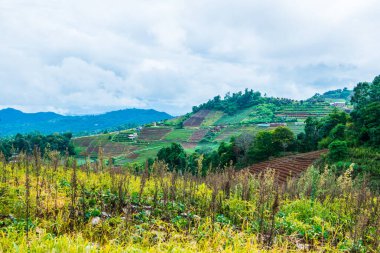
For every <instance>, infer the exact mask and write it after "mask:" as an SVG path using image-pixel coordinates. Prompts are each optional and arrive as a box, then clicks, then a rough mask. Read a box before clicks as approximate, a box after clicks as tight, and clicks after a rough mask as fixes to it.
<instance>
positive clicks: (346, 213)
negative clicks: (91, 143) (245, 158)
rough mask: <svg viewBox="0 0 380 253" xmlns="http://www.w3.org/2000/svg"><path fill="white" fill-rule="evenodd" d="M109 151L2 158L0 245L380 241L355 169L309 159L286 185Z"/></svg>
mask: <svg viewBox="0 0 380 253" xmlns="http://www.w3.org/2000/svg"><path fill="white" fill-rule="evenodd" d="M36 152H38V151H36ZM102 160H103V162H100V161H98V162H97V163H96V164H94V163H93V164H90V163H86V164H85V165H84V166H81V167H77V166H76V162H75V160H73V159H71V158H68V157H66V158H64V159H63V161H62V162H60V159H59V158H58V156H57V154H55V153H50V154H49V155H48V156H47V157H45V158H44V159H39V158H38V155H37V154H36V155H35V156H33V157H26V156H24V155H21V156H20V157H19V158H18V160H17V161H14V162H12V163H6V162H5V161H4V160H3V161H2V162H1V163H0V170H1V184H0V252H29V251H30V252H99V251H101V252H258V251H260V252H288V251H289V252H291V251H300V250H307V251H315V252H320V251H327V252H331V251H332V252H334V251H351V252H378V251H379V250H380V248H379V238H380V229H379V227H380V212H379V208H380V201H379V198H378V195H376V194H375V193H373V192H371V191H370V190H369V189H368V188H367V186H366V182H365V181H363V180H362V181H361V182H357V181H355V180H352V178H351V173H352V169H350V170H348V172H346V173H345V174H343V175H342V176H339V177H337V176H336V174H335V173H332V172H331V170H329V169H328V168H326V169H325V170H324V172H323V173H322V174H321V173H319V170H318V169H316V168H313V167H311V168H310V169H309V170H308V171H307V172H305V173H304V174H303V175H302V176H301V177H300V178H299V179H291V180H289V181H288V183H287V184H285V185H281V184H279V183H278V182H277V180H276V176H275V173H274V171H272V170H268V171H266V172H265V173H262V174H260V175H251V174H249V173H248V172H246V171H242V172H235V170H234V168H232V167H228V168H226V169H225V171H224V172H223V173H219V174H209V175H207V176H206V177H197V176H192V175H189V174H178V173H169V172H168V171H167V166H166V165H165V164H163V163H161V162H155V163H154V165H153V166H152V167H148V166H147V165H146V166H145V168H143V169H141V170H139V171H136V170H135V169H132V168H128V167H114V166H112V163H111V162H109V163H108V164H106V163H105V160H107V159H104V158H102ZM200 166H201V165H200ZM199 169H200V170H201V169H202V168H199Z"/></svg>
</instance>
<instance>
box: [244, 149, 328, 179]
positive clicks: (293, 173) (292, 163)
mask: <svg viewBox="0 0 380 253" xmlns="http://www.w3.org/2000/svg"><path fill="white" fill-rule="evenodd" d="M325 153H327V150H318V151H313V152H308V153H302V154H297V155H290V156H286V157H281V158H276V159H272V160H269V161H265V162H261V163H257V164H254V165H252V166H251V167H249V168H248V170H249V171H250V172H251V173H257V174H258V173H261V172H263V171H265V170H267V169H271V170H274V172H275V175H276V177H277V179H278V180H279V181H280V182H283V183H284V182H286V181H287V179H289V178H292V177H297V176H299V175H300V174H301V173H302V172H304V171H306V169H307V168H309V167H310V166H311V165H312V164H313V162H314V161H316V160H317V159H318V158H320V156H321V155H322V154H325Z"/></svg>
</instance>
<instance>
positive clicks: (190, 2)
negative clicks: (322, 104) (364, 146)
mask: <svg viewBox="0 0 380 253" xmlns="http://www.w3.org/2000/svg"><path fill="white" fill-rule="evenodd" d="M379 13H380V3H379V1H378V0H358V1H353V0H317V1H314V0H278V1H274V0H265V1H263V0H231V1H227V0H187V1H182V0H172V1H170V0H168V1H159V0H147V1H145V0H136V1H132V0H120V1H117V0H107V1H106V0H102V1H98V0H79V1H78V0H0V108H5V107H14V108H18V109H21V110H24V111H27V112H35V111H55V112H59V113H64V114H89V113H91V114H92V113H101V112H105V111H109V110H114V109H122V108H132V107H136V108H154V109H157V110H160V111H166V112H169V113H171V114H173V115H179V114H181V113H184V112H188V111H190V110H191V107H192V106H193V105H196V104H199V103H201V102H204V101H206V100H207V99H209V98H212V97H214V96H215V95H217V94H220V95H224V94H225V93H226V92H228V91H231V92H235V91H239V90H244V88H250V89H254V90H258V91H261V92H262V93H267V94H268V95H272V96H280V97H291V98H297V99H302V98H307V97H309V96H311V95H313V94H314V93H315V92H323V91H326V90H329V89H333V88H342V87H353V85H355V84H356V83H357V82H358V81H370V80H372V79H373V77H374V76H375V75H378V74H380V69H379V63H380V33H379V27H380V18H379Z"/></svg>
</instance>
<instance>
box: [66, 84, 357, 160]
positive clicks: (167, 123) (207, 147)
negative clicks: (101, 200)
mask: <svg viewBox="0 0 380 253" xmlns="http://www.w3.org/2000/svg"><path fill="white" fill-rule="evenodd" d="M335 93H336V92H334V94H335ZM325 94H326V93H325ZM326 96H328V95H326ZM334 101H337V102H339V101H340V98H337V99H336V100H334V99H333V98H329V99H328V100H326V99H325V98H320V99H318V100H315V99H312V98H311V99H308V100H305V101H297V100H292V99H287V98H273V97H266V96H262V95H261V94H260V93H259V92H253V91H252V90H245V91H244V92H238V93H234V94H229V93H228V94H226V96H225V97H224V98H223V99H222V98H221V97H220V96H216V97H214V98H213V99H210V100H209V101H208V102H206V103H204V104H201V105H199V106H194V107H193V111H192V112H191V113H188V114H186V115H183V116H179V117H175V118H171V119H168V120H164V121H160V122H157V123H155V124H147V125H145V126H143V127H141V128H131V129H129V130H124V131H116V132H111V133H107V134H100V135H96V136H87V137H80V138H75V139H74V140H73V143H74V145H75V147H76V152H77V154H78V157H82V158H85V157H88V156H89V157H91V158H94V159H95V158H96V157H97V154H98V152H99V147H101V148H102V151H103V154H104V155H105V156H107V157H113V158H114V161H115V163H117V164H124V163H126V162H139V163H141V162H144V161H145V160H146V159H148V158H154V157H155V156H156V154H157V152H158V151H159V150H160V149H161V148H163V147H168V146H169V145H170V144H171V143H173V142H176V143H179V144H181V145H182V146H183V147H184V149H185V151H186V152H188V153H191V152H194V151H195V150H200V151H201V152H210V151H212V150H216V149H217V148H218V146H219V145H220V143H222V142H228V141H229V140H230V139H231V137H232V136H238V135H241V134H244V133H248V134H255V133H256V132H258V131H260V130H266V129H274V128H275V127H278V126H282V125H286V126H287V127H288V128H290V129H291V130H292V131H293V132H294V133H295V134H299V133H301V132H303V129H304V121H305V119H306V118H307V117H309V116H314V117H317V118H322V117H324V116H326V115H328V114H329V113H331V112H332V111H333V110H334V108H335V107H338V108H340V109H341V110H350V108H349V105H345V104H343V106H342V104H337V105H335V104H331V102H334Z"/></svg>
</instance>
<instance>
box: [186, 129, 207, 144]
mask: <svg viewBox="0 0 380 253" xmlns="http://www.w3.org/2000/svg"><path fill="white" fill-rule="evenodd" d="M207 132H208V129H205V128H202V129H199V130H197V131H195V132H194V133H193V135H191V136H190V138H189V142H199V141H201V140H202V139H203V137H205V135H206V134H207Z"/></svg>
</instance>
